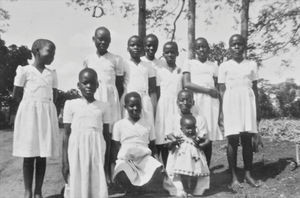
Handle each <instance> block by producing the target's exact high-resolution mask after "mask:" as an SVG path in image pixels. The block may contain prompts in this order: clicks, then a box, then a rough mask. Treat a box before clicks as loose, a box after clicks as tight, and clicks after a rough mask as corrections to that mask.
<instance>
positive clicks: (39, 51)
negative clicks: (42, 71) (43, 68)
mask: <svg viewBox="0 0 300 198" xmlns="http://www.w3.org/2000/svg"><path fill="white" fill-rule="evenodd" d="M31 52H32V54H33V56H34V58H35V59H36V60H38V61H39V63H41V64H42V65H50V64H51V63H52V61H53V60H54V55H55V44H54V43H53V42H52V41H50V40H47V39H38V40H36V41H34V42H33V44H32V47H31Z"/></svg>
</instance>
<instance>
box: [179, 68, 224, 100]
mask: <svg viewBox="0 0 300 198" xmlns="http://www.w3.org/2000/svg"><path fill="white" fill-rule="evenodd" d="M182 82H183V88H186V89H189V90H191V91H194V92H196V93H204V94H208V95H210V96H211V97H213V98H217V97H218V95H219V92H218V90H217V89H210V88H205V87H202V86H199V85H197V84H195V83H192V82H191V74H190V72H184V73H183V79H182Z"/></svg>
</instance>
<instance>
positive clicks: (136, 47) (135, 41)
mask: <svg viewBox="0 0 300 198" xmlns="http://www.w3.org/2000/svg"><path fill="white" fill-rule="evenodd" d="M142 50H143V40H142V39H141V37H139V36H137V35H134V36H132V37H130V38H129V39H128V42H127V51H128V52H129V54H130V56H131V58H133V59H140V56H141V53H142Z"/></svg>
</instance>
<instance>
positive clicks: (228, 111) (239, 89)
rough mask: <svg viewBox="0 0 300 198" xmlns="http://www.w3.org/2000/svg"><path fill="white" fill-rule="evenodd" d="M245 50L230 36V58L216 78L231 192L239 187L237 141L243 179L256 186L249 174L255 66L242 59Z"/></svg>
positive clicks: (237, 38)
mask: <svg viewBox="0 0 300 198" xmlns="http://www.w3.org/2000/svg"><path fill="white" fill-rule="evenodd" d="M245 49H246V42H245V39H244V38H243V37H242V36H241V35H239V34H235V35H233V36H231V38H230V40H229V50H230V53H231V57H232V59H231V60H229V61H227V62H224V63H222V64H221V65H220V68H219V79H218V82H219V84H220V91H221V95H222V98H223V114H224V130H225V136H226V137H227V140H228V146H227V158H228V163H229V169H230V171H231V175H232V183H231V185H230V187H231V188H233V189H234V190H235V189H236V188H239V187H240V186H241V184H240V183H239V181H238V178H237V174H236V165H237V148H238V144H239V139H240V140H241V145H242V147H243V160H244V169H245V180H246V182H248V183H249V184H250V185H252V186H254V187H258V186H259V183H258V182H257V181H255V180H254V179H253V178H252V176H251V174H250V171H251V169H252V160H253V148H252V138H253V136H254V135H255V134H257V121H256V119H257V115H256V112H257V111H256V100H257V79H258V75H257V64H256V63H255V62H254V61H250V60H245V59H244V57H243V53H244V50H245ZM254 139H255V140H256V138H254Z"/></svg>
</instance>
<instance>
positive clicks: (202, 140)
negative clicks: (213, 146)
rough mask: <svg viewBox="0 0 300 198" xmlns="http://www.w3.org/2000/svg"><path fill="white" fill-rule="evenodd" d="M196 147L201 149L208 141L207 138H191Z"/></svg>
mask: <svg viewBox="0 0 300 198" xmlns="http://www.w3.org/2000/svg"><path fill="white" fill-rule="evenodd" d="M193 141H194V144H195V146H196V148H198V149H200V150H203V148H204V147H205V146H206V145H207V144H208V143H209V141H208V139H205V138H200V137H196V138H193Z"/></svg>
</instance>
